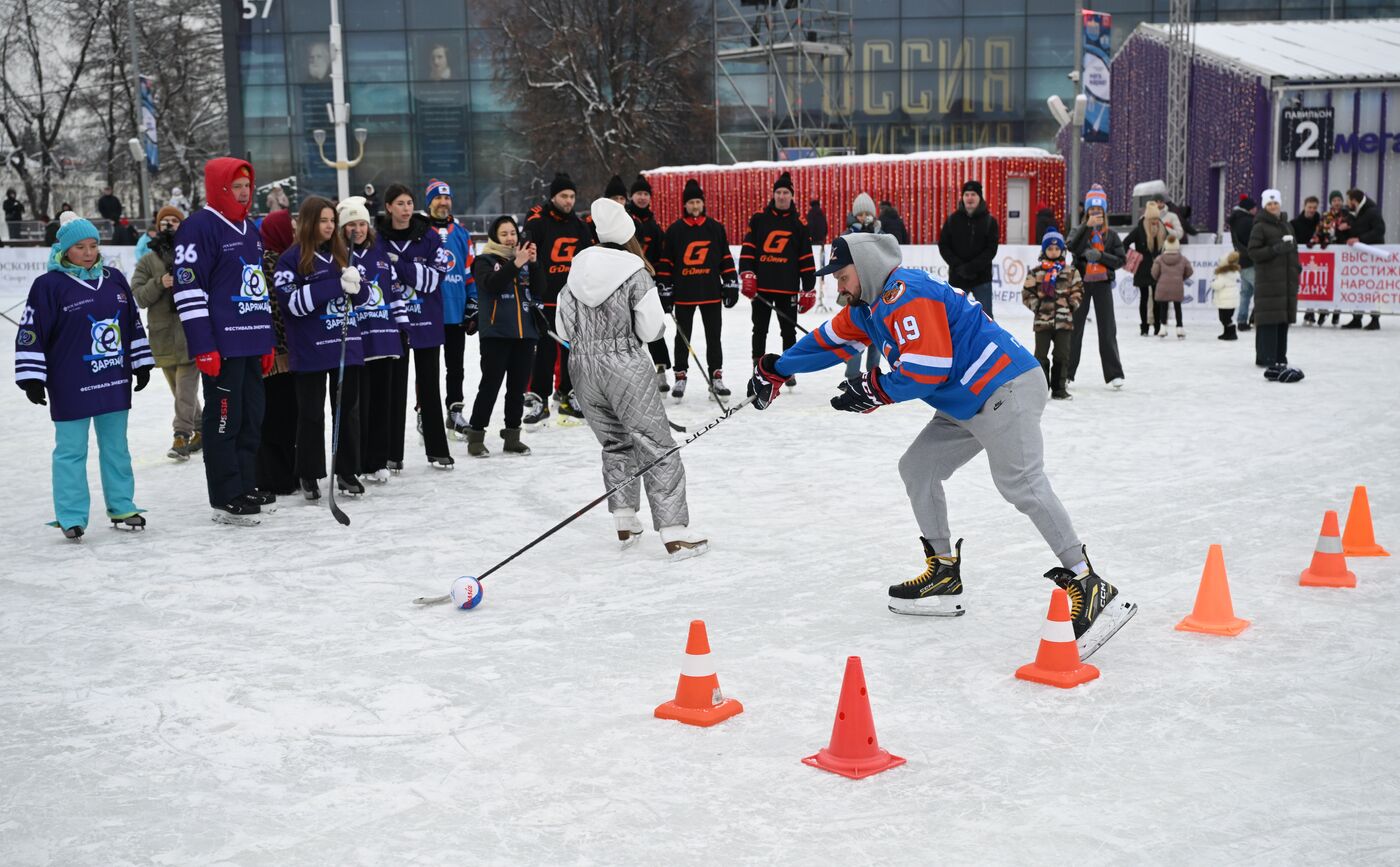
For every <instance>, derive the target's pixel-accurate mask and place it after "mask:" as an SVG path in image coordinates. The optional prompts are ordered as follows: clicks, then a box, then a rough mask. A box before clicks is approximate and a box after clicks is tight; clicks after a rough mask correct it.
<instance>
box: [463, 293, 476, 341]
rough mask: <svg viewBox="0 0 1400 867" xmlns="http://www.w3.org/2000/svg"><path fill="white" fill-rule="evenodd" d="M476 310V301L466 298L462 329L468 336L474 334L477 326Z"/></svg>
mask: <svg viewBox="0 0 1400 867" xmlns="http://www.w3.org/2000/svg"><path fill="white" fill-rule="evenodd" d="M477 309H478V308H477V306H476V299H475V298H468V299H467V307H466V310H465V311H464V312H463V313H462V328H463V330H465V331H466V332H467V335H468V336H470V335H473V334H475V333H476V329H477V324H478V323H477V321H476V314H477Z"/></svg>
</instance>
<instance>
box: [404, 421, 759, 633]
mask: <svg viewBox="0 0 1400 867" xmlns="http://www.w3.org/2000/svg"><path fill="white" fill-rule="evenodd" d="M753 401H754V396H753V395H750V396H749V397H746V398H744V400H743V402H742V403H737V404H735V405H734V406H732V407H730V408H729V409H727V410H725V411H724V413H723V414H722V415H719V416H716V417H715V418H714V419H713V420H711V421H710V422H708V423H707V424H706V425H705V426H704V427H702V428H700V429H698V430H696V431H695V433H693V434H691V435H690V436H688V437H686V438H685V439H684V440H682V441H680V442H678V443H676V444H675V445H673V446H671V447H670V448H669V449H667V450H666V451H664V452H662V453H661V454H660V455H658V456H657V457H656V458H655V459H654V460H652V461H651V462H650V463H648V464H647V465H646V466H644V467H642V468H641V469H640V470H637V471H636V472H635V473H633V474H632V475H630V476H628V477H627V478H626V479H623V480H622V481H620V482H618V483H617V484H616V485H613V486H612V487H611V488H609V489H607V490H606V491H604V492H603V493H602V494H600V495H599V496H598V497H597V498H596V499H594V500H593V501H592V502H590V503H589V504H588V505H586V506H584V507H583V508H581V509H579V510H578V511H577V512H574V513H573V514H572V515H570V516H569V517H567V518H565V519H564V520H562V521H560V522H559V523H557V524H555V525H554V526H553V527H550V528H549V529H548V530H545V531H544V532H543V533H541V534H540V535H538V536H536V537H535V538H534V539H533V540H532V541H531V542H530V543H529V544H527V545H526V546H525V547H523V548H521V549H520V550H519V551H516V552H515V553H514V554H511V555H510V556H509V557H507V558H505V559H504V560H502V561H501V562H499V563H497V564H496V565H495V566H492V567H491V568H490V569H487V570H486V571H485V572H483V573H481V575H479V576H477V579H476V580H477V581H485V580H486V578H487V576H489V575H491V574H492V573H494V572H495V571H496V570H498V569H500V568H501V567H502V566H504V565H506V564H507V563H509V562H510V561H512V560H514V559H515V558H516V557H519V556H520V555H521V554H524V553H525V552H526V551H528V550H530V549H531V548H533V547H535V546H536V545H538V544H539V543H541V542H543V541H544V540H545V539H548V538H549V537H550V536H553V535H554V534H555V533H557V532H559V531H560V530H562V529H564V528H565V527H567V526H569V525H570V524H572V523H573V522H574V521H577V520H578V519H579V518H581V517H583V516H584V515H585V514H586V513H587V512H588V511H589V510H591V509H592V508H593V507H594V506H596V505H598V504H599V503H601V502H603V501H604V500H606V499H607V498H608V497H611V496H612V495H613V494H615V493H617V492H618V491H620V490H622V489H623V488H625V487H627V486H628V485H630V484H632V483H633V482H635V481H636V480H637V479H640V478H641V477H642V476H644V475H646V474H647V473H649V472H651V470H652V469H653V468H654V467H655V466H656V465H657V464H659V463H661V462H662V461H664V460H666V459H667V458H669V457H670V456H671V455H673V454H675V453H676V452H678V451H680V450H681V449H683V448H685V447H686V446H688V445H690V444H691V443H693V442H695V441H696V440H698V439H700V437H701V436H703V435H704V434H705V433H706V432H707V431H711V430H714V429H715V428H716V427H718V426H719V424H720V422H722V421H724V420H725V419H727V418H729V417H730V416H732V415H734V414H735V413H737V412H738V411H739V410H741V409H743V408H744V407H746V406H748V405H749V404H751V403H753ZM451 598H452V594H450V593H449V594H447V595H446V596H419V597H418V598H417V599H415V600H413V603H414V604H415V605H441V604H442V603H444V602H447V601H448V600H450V599H451Z"/></svg>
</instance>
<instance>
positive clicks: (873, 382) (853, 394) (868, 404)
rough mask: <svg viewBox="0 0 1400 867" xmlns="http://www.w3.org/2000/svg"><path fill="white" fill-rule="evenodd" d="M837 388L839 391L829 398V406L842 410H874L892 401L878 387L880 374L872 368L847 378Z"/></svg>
mask: <svg viewBox="0 0 1400 867" xmlns="http://www.w3.org/2000/svg"><path fill="white" fill-rule="evenodd" d="M837 388H839V389H840V390H841V393H840V394H838V395H836V396H835V397H833V398H832V399H831V408H832V409H839V410H841V411H843V412H874V411H875V410H877V409H879V408H880V407H882V406H884V405H885V404H887V403H893V402H894V401H892V400H890V396H889V395H887V394H885V390H884V389H883V388H881V387H880V374H879V372H878V371H874V370H872V371H870V372H869V373H863V374H861V375H860V376H857V377H855V378H854V379H848V380H846V381H844V382H842V383H841V384H840V385H839V386H837Z"/></svg>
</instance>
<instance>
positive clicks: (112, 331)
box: [15, 268, 155, 421]
mask: <svg viewBox="0 0 1400 867" xmlns="http://www.w3.org/2000/svg"><path fill="white" fill-rule="evenodd" d="M153 364H155V359H154V358H152V357H151V347H150V344H148V343H147V342H146V330H145V329H144V328H143V327H142V326H141V314H140V313H139V312H137V309H136V300H135V298H133V297H132V294H131V287H130V286H128V285H127V282H126V278H125V277H123V276H122V273H121V272H120V271H117V270H114V269H111V268H104V269H103V271H102V276H101V277H99V278H98V279H96V280H79V279H78V278H77V277H75V276H73V275H72V274H69V273H68V272H67V271H47V272H45V273H44V274H41V275H39V277H38V278H37V279H35V281H34V285H32V286H31V287H30V288H29V300H28V302H27V304H26V306H25V308H24V315H23V316H22V317H21V318H20V326H19V333H18V334H17V335H16V336H15V382H17V383H23V382H24V381H26V380H38V381H39V382H42V383H44V386H45V388H46V389H47V390H48V393H49V417H50V418H52V419H53V420H54V421H73V420H74V419H80V418H91V417H92V416H96V415H103V414H105V413H109V412H119V411H121V410H128V409H131V372H132V371H133V370H135V369H136V368H138V367H150V366H152V365H153Z"/></svg>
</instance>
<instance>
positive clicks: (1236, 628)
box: [1176, 545, 1249, 635]
mask: <svg viewBox="0 0 1400 867" xmlns="http://www.w3.org/2000/svg"><path fill="white" fill-rule="evenodd" d="M1248 627H1249V621H1248V620H1244V619H1242V618H1239V617H1236V616H1235V606H1234V603H1233V602H1231V601H1230V584H1229V582H1228V581H1227V580H1226V578H1225V552H1224V551H1222V550H1221V548H1220V546H1219V545H1211V546H1210V552H1209V553H1208V554H1206V568H1205V570H1204V571H1202V572H1201V586H1200V589H1198V590H1197V591H1196V607H1195V608H1193V609H1191V613H1190V614H1188V615H1186V617H1184V618H1183V619H1182V621H1181V622H1180V623H1178V624H1177V625H1176V628H1177V629H1178V630H1180V631H1182V632H1204V633H1206V634H1207V635H1239V634H1240V633H1241V632H1244V631H1245V629H1246V628H1248Z"/></svg>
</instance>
